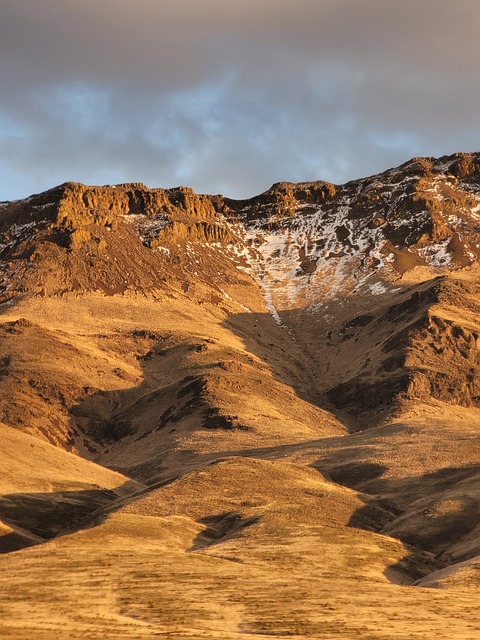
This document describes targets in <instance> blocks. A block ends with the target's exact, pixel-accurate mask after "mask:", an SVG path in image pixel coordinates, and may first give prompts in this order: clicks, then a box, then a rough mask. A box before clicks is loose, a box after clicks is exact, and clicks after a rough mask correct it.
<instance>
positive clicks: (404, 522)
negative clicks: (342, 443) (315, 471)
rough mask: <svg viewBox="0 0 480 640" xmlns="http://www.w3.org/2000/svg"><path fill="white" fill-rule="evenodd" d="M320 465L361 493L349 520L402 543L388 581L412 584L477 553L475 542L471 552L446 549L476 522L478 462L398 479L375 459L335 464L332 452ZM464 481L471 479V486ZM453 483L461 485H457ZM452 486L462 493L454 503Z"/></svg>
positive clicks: (479, 504) (479, 512)
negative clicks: (400, 554)
mask: <svg viewBox="0 0 480 640" xmlns="http://www.w3.org/2000/svg"><path fill="white" fill-rule="evenodd" d="M332 463H333V466H330V465H331V464H332ZM325 465H326V466H327V468H328V474H329V476H330V478H331V479H332V480H333V481H334V482H337V483H338V484H341V485H343V486H346V487H349V488H351V489H354V490H356V491H359V492H360V496H362V494H363V496H364V498H363V499H364V501H365V505H364V506H363V507H361V508H360V509H358V510H357V511H355V513H353V514H352V516H351V518H350V520H349V522H348V526H350V527H355V528H358V529H364V530H366V531H372V532H374V533H380V534H383V535H386V536H389V537H392V538H396V539H398V540H400V541H401V542H402V543H403V544H404V545H405V547H406V549H407V551H408V553H407V555H406V556H404V557H403V558H402V559H401V560H399V561H398V562H397V563H395V564H393V565H391V566H389V567H388V568H387V569H386V571H385V575H386V577H387V578H388V579H389V580H391V581H392V582H400V583H404V584H412V583H414V582H416V581H417V580H419V579H421V578H423V577H425V576H427V575H429V574H430V573H433V572H435V571H438V570H439V569H442V568H444V567H445V566H448V565H449V564H455V563H457V562H460V561H463V560H468V559H469V558H471V557H474V556H476V555H478V548H473V547H472V548H473V550H472V552H471V554H469V553H468V552H466V553H465V555H464V556H462V557H457V556H456V557H455V558H454V559H452V558H451V557H450V556H449V549H450V548H451V547H452V546H453V545H455V544H457V543H459V542H460V541H461V540H462V539H463V538H464V537H465V536H468V534H469V533H471V532H472V531H473V530H474V529H475V528H476V527H478V525H479V524H480V498H479V497H478V489H479V488H480V465H469V466H467V467H447V468H443V469H440V470H438V471H435V472H432V473H427V474H423V475H418V476H413V477H409V476H407V477H405V478H400V479H392V478H385V477H383V475H384V473H385V472H386V471H387V469H388V468H387V467H386V466H384V465H382V464H378V463H375V462H369V461H361V460H359V461H358V462H349V463H347V464H344V465H339V464H337V465H335V458H334V457H333V456H332V458H331V460H330V464H329V461H328V458H327V459H322V460H321V461H319V463H317V464H314V465H313V466H314V467H315V468H319V469H320V467H321V468H322V469H323V467H324V466H325ZM467 481H472V487H470V491H469V488H468V487H467V485H466V482H467ZM457 485H461V486H460V487H459V488H458V491H457V490H456V486H457ZM451 490H453V491H454V492H455V496H457V495H458V496H461V498H459V499H458V502H457V503H456V498H454V499H452V494H450V493H449V491H451ZM443 505H445V507H443ZM477 547H478V545H477Z"/></svg>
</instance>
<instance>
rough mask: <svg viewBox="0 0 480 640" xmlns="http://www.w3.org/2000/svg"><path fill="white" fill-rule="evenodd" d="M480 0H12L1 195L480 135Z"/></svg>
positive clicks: (338, 165)
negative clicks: (65, 184) (69, 183)
mask: <svg viewBox="0 0 480 640" xmlns="http://www.w3.org/2000/svg"><path fill="white" fill-rule="evenodd" d="M479 25H480V2H478V0H455V2H453V0H415V1H413V0H289V1H287V0H242V2H236V1H235V0H68V1H64V2H59V1H58V0H1V2H0V87H1V90H0V200H6V199H13V198H19V197H24V196H26V195H29V194H30V193H33V192H37V191H41V190H44V189H47V188H49V187H52V186H54V185H56V184H59V183H61V182H64V181H66V180H75V181H79V182H86V183H90V184H105V183H117V182H127V181H128V182H130V181H142V182H145V183H146V184H147V185H148V186H162V187H170V186H177V185H178V184H185V185H188V186H192V187H193V188H194V189H195V190H197V191H201V192H207V193H220V192H221V193H225V194H226V195H230V196H232V197H248V196H251V195H254V194H256V193H259V192H261V191H263V190H265V189H266V188H268V187H269V186H270V184H272V183H273V182H277V181H280V180H293V181H300V180H310V179H315V180H316V179H325V180H331V181H333V182H337V183H339V182H344V181H346V180H349V179H351V178H357V177H362V176H365V175H368V174H371V173H375V172H377V171H382V170H384V169H387V168H389V167H390V166H394V165H396V164H400V163H401V162H404V161H405V160H407V159H409V158H410V157H412V156H415V155H443V154H446V153H452V152H455V151H473V150H480V120H479V115H480V77H479V76H480V73H479V70H480V38H479V36H478V28H479Z"/></svg>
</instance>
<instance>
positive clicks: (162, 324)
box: [0, 154, 480, 640]
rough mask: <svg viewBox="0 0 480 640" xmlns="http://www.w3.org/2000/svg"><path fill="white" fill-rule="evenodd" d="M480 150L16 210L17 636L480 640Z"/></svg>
mask: <svg viewBox="0 0 480 640" xmlns="http://www.w3.org/2000/svg"><path fill="white" fill-rule="evenodd" d="M479 208H480V162H479V159H478V158H477V156H476V155H465V154H457V155H456V156H451V157H449V158H442V159H440V160H434V159H415V160H412V161H411V162H410V163H407V164H406V165H404V166H402V167H399V168H398V169H395V170H393V169H392V170H390V171H389V172H386V173H385V174H381V175H379V176H373V177H372V178H368V179H364V180H360V181H354V182H352V183H349V184H348V185H343V186H334V185H328V184H327V183H320V182H319V183H304V184H301V185H288V184H285V183H281V184H279V185H274V187H272V189H271V190H269V191H268V192H266V193H265V194H262V195H261V196H258V197H257V198H256V199H255V198H254V199H251V200H249V201H242V202H240V201H232V200H228V199H226V198H222V197H221V196H215V197H208V196H197V195H196V194H194V193H193V192H191V191H190V190H188V189H184V188H180V189H177V190H162V189H158V190H151V189H150V190H149V189H146V188H145V187H143V185H118V186H117V187H86V186H84V185H78V184H74V183H71V184H67V185H62V186H60V187H57V188H56V189H52V190H51V191H50V192H46V193H45V194H39V195H36V196H32V197H31V198H29V199H26V200H23V201H18V202H14V203H1V204H0V242H1V246H0V250H1V252H0V259H1V263H0V265H1V270H2V273H1V277H2V280H1V282H2V285H1V287H0V300H1V304H0V321H1V324H0V332H1V341H0V390H1V404H0V420H1V424H0V428H1V442H2V446H1V447H0V456H1V468H2V472H1V473H0V491H1V495H0V552H1V555H0V585H1V586H0V636H1V637H2V638H15V639H19V640H44V639H45V640H46V639H47V638H48V639H50V638H52V637H56V638H59V640H63V639H65V640H66V639H67V638H68V639H77V638H78V639H79V640H80V639H82V640H83V639H87V638H88V639H90V638H91V639H95V640H96V639H101V638H105V639H106V638H108V639H112V640H113V639H117V638H132V640H133V639H140V638H155V637H162V638H172V640H173V639H175V640H183V639H187V638H188V639H192V640H193V639H197V638H198V639H200V638H206V639H207V638H208V639H214V638H218V639H219V640H230V639H234V638H238V639H240V638H245V637H251V638H283V637H287V636H288V637H291V638H294V639H297V640H300V639H303V638H339V639H348V638H364V639H365V640H367V639H372V640H375V639H378V640H389V639H402V640H407V639H408V640H410V639H415V638H418V639H433V638H435V639H442V638H445V639H446V638H449V639H453V638H454V639H458V640H460V639H463V640H474V639H476V638H478V637H479V636H480V621H479V617H478V612H477V609H478V597H479V590H480V444H479V437H478V433H479V428H480V383H479V367H480V321H479V319H478V318H479V316H480V314H479V312H480V284H479V275H480V267H479V265H478V252H477V248H478V244H480V214H477V209H479Z"/></svg>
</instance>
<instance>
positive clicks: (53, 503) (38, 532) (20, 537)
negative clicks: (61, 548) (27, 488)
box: [0, 481, 138, 553]
mask: <svg viewBox="0 0 480 640" xmlns="http://www.w3.org/2000/svg"><path fill="white" fill-rule="evenodd" d="M130 485H131V486H130ZM137 487H138V484H137V483H133V482H130V481H127V482H125V483H124V484H123V485H122V486H121V487H118V488H116V489H112V490H108V489H86V490H79V491H57V492H50V493H10V494H5V495H2V496H0V520H1V521H2V522H4V523H5V524H6V525H8V526H10V527H12V528H13V531H12V533H8V534H7V535H5V536H1V537H0V553H8V552H10V551H16V550H18V549H21V548H23V547H26V546H32V545H33V544H39V543H41V542H44V541H46V540H51V539H52V538H55V537H57V536H59V535H62V534H64V533H71V532H73V531H77V530H79V529H83V528H86V527H87V526H88V523H91V521H92V519H94V516H95V515H96V514H98V516H99V520H98V521H96V524H99V523H100V522H101V520H102V516H101V514H102V513H104V511H105V509H108V507H109V506H112V505H113V504H114V503H115V501H118V500H119V496H120V495H122V494H125V493H128V492H129V490H132V491H133V490H134V489H135V488H137ZM17 528H18V530H17ZM30 534H31V535H30Z"/></svg>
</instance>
